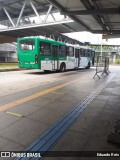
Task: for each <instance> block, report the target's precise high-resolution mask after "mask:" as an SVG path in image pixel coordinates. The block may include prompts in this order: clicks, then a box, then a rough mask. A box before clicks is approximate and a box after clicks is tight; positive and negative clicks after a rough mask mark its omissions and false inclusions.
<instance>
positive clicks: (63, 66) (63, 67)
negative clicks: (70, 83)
mask: <svg viewBox="0 0 120 160" xmlns="http://www.w3.org/2000/svg"><path fill="white" fill-rule="evenodd" d="M65 69H66V66H65V63H61V65H60V71H61V72H64V71H65Z"/></svg>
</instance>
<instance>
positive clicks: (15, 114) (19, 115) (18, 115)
mask: <svg viewBox="0 0 120 160" xmlns="http://www.w3.org/2000/svg"><path fill="white" fill-rule="evenodd" d="M6 113H8V114H11V115H14V116H17V117H23V115H21V114H17V113H14V112H6Z"/></svg>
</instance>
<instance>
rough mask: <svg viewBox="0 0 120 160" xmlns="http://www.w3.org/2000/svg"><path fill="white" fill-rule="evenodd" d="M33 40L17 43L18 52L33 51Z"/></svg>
mask: <svg viewBox="0 0 120 160" xmlns="http://www.w3.org/2000/svg"><path fill="white" fill-rule="evenodd" d="M34 47H35V40H21V41H20V43H19V48H20V50H34Z"/></svg>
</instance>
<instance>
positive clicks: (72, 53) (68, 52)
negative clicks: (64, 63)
mask: <svg viewBox="0 0 120 160" xmlns="http://www.w3.org/2000/svg"><path fill="white" fill-rule="evenodd" d="M67 56H69V57H74V48H73V47H71V46H68V47H67Z"/></svg>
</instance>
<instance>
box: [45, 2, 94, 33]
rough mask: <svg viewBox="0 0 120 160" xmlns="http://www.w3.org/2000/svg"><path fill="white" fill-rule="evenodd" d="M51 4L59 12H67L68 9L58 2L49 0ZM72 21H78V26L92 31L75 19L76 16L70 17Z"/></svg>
mask: <svg viewBox="0 0 120 160" xmlns="http://www.w3.org/2000/svg"><path fill="white" fill-rule="evenodd" d="M47 1H48V2H49V3H51V4H52V5H53V6H54V7H56V8H57V9H58V10H59V11H61V12H63V13H64V12H67V11H66V9H65V8H64V7H63V6H61V5H60V4H59V3H58V2H57V1H55V0H47ZM69 17H70V18H71V19H73V20H74V21H76V22H77V23H78V24H80V25H82V26H83V27H84V28H85V29H87V30H89V31H91V29H90V28H89V27H88V26H87V25H85V24H84V23H83V22H82V21H80V20H79V19H78V18H77V17H75V16H74V15H71V16H69Z"/></svg>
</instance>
